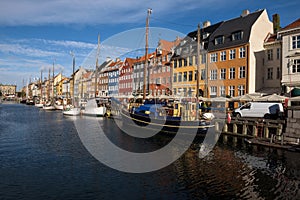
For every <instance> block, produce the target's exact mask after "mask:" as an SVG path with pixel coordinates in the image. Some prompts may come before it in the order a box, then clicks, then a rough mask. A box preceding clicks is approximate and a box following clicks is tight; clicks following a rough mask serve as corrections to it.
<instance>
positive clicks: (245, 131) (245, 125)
mask: <svg viewBox="0 0 300 200" xmlns="http://www.w3.org/2000/svg"><path fill="white" fill-rule="evenodd" d="M247 127H248V124H246V123H244V124H243V132H242V134H243V135H247Z"/></svg>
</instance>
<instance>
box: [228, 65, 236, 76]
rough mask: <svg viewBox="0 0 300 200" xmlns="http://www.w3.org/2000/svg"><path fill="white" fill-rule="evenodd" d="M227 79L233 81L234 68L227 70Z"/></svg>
mask: <svg viewBox="0 0 300 200" xmlns="http://www.w3.org/2000/svg"><path fill="white" fill-rule="evenodd" d="M229 79H235V68H234V67H231V68H230V69H229Z"/></svg>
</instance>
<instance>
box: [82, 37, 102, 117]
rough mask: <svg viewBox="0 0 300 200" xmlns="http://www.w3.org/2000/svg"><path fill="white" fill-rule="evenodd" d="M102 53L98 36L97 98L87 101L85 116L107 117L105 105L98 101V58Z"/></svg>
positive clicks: (83, 112)
mask: <svg viewBox="0 0 300 200" xmlns="http://www.w3.org/2000/svg"><path fill="white" fill-rule="evenodd" d="M99 52H100V35H98V48H97V55H96V69H95V98H92V99H90V100H88V101H87V103H86V106H85V108H84V110H83V111H82V114H83V115H88V116H95V117H100V116H105V115H106V106H105V103H104V102H102V100H101V99H100V98H99V99H97V98H96V96H97V84H98V83H97V76H98V70H99V69H98V68H99V67H98V57H99Z"/></svg>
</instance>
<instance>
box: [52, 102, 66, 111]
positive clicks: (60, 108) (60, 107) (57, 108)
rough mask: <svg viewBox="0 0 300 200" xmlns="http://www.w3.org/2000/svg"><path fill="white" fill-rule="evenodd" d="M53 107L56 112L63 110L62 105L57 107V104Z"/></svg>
mask: <svg viewBox="0 0 300 200" xmlns="http://www.w3.org/2000/svg"><path fill="white" fill-rule="evenodd" d="M54 107H55V109H56V110H63V109H64V105H62V104H61V105H58V104H56V103H55V104H54Z"/></svg>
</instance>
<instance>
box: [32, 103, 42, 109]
mask: <svg viewBox="0 0 300 200" xmlns="http://www.w3.org/2000/svg"><path fill="white" fill-rule="evenodd" d="M34 106H35V107H38V108H42V107H43V106H44V104H42V103H36V104H34Z"/></svg>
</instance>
